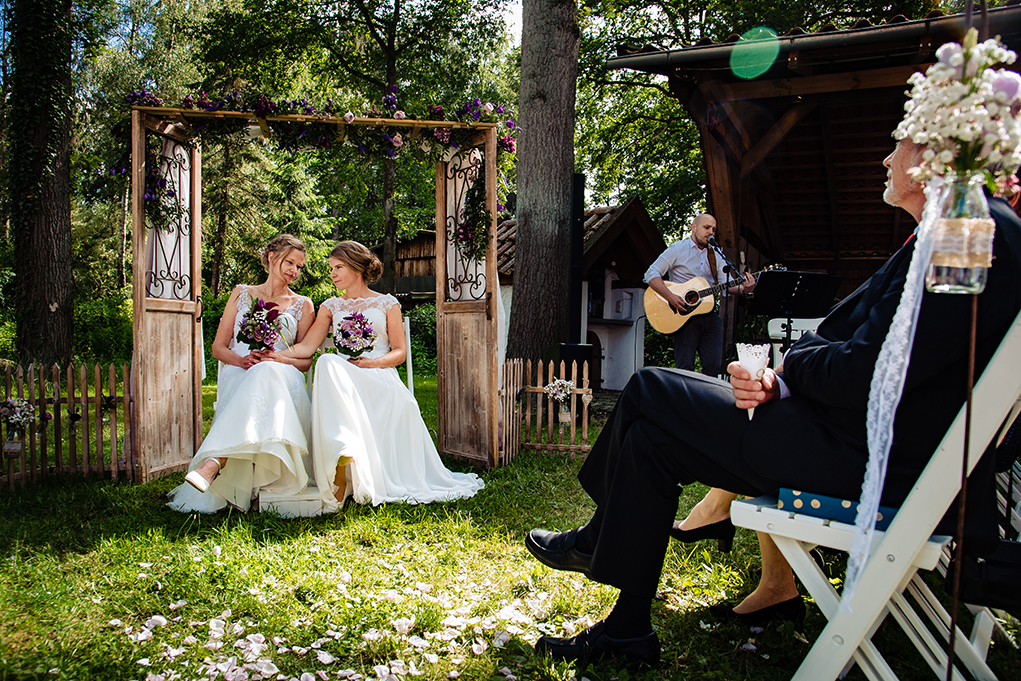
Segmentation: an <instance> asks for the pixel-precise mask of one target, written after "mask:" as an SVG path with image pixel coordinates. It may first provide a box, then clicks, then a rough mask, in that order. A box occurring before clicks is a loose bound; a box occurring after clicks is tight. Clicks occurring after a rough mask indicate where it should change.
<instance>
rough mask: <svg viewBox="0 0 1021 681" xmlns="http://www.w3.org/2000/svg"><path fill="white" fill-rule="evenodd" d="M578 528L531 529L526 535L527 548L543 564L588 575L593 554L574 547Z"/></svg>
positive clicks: (555, 568)
mask: <svg viewBox="0 0 1021 681" xmlns="http://www.w3.org/2000/svg"><path fill="white" fill-rule="evenodd" d="M577 534H578V530H569V531H567V532H550V531H549V530H531V531H529V533H528V534H526V535H525V548H526V549H528V551H529V553H531V554H532V555H533V556H535V557H536V558H538V559H539V562H540V563H542V564H543V565H548V566H549V567H551V568H553V569H554V570H571V571H573V572H580V573H582V574H583V575H585V576H586V577H588V574H589V569H590V566H591V563H592V556H591V555H589V554H587V553H582V552H581V551H579V550H578V549H576V548H574V539H575V535H577Z"/></svg>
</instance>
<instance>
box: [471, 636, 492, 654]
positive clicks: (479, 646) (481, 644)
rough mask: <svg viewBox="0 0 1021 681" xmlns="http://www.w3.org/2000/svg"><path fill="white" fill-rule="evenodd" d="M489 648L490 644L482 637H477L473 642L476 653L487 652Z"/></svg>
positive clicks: (473, 649) (473, 650)
mask: <svg viewBox="0 0 1021 681" xmlns="http://www.w3.org/2000/svg"><path fill="white" fill-rule="evenodd" d="M487 648H489V646H488V645H487V644H486V642H485V641H483V640H482V639H481V638H477V639H475V642H474V643H472V652H473V653H475V654H476V655H481V654H482V653H484V652H486V649H487Z"/></svg>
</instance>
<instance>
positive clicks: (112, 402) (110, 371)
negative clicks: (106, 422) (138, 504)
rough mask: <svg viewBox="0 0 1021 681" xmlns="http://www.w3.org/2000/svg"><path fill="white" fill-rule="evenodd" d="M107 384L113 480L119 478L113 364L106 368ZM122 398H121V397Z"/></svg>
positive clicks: (115, 380)
mask: <svg viewBox="0 0 1021 681" xmlns="http://www.w3.org/2000/svg"><path fill="white" fill-rule="evenodd" d="M107 386H108V394H109V395H110V411H109V412H108V413H109V414H110V475H111V477H113V480H114V482H117V481H118V480H120V477H121V475H120V470H121V467H120V456H119V455H118V452H117V401H116V399H115V396H116V395H117V371H116V369H114V366H113V364H111V365H110V367H109V369H107ZM122 399H123V398H122Z"/></svg>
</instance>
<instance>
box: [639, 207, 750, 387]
mask: <svg viewBox="0 0 1021 681" xmlns="http://www.w3.org/2000/svg"><path fill="white" fill-rule="evenodd" d="M715 234H716V218H714V217H713V216H712V215H709V214H708V213H702V214H701V215H699V216H698V217H696V218H695V220H694V221H693V222H692V223H691V238H690V239H683V240H681V241H678V242H676V243H673V244H670V246H668V247H667V249H666V250H665V251H663V253H662V254H661V255H660V256H659V257H658V258H656V261H655V262H654V263H652V266H651V267H649V269H648V271H647V272H646V273H645V281H646V283H647V284H648V285H649V287H650V288H651V289H653V290H654V291H655V292H656V293H658V294H659V295H660V296H662V297H663V299H664V300H666V301H667V302H668V303H670V305H671V306H672V307H674V308H675V309H677V310H678V311H679V312H680V313H681V314H689V313H691V312H692V311H693V310H694V309H695V308H696V307H697V305H696V306H689V305H686V304H685V303H684V301H683V300H682V299H681V297H680V296H678V295H677V294H676V293H673V292H672V291H670V289H668V288H667V285H666V283H665V281H664V278H666V279H669V280H670V281H671V282H677V283H683V282H685V281H688V280H689V279H692V278H693V277H703V278H704V279H705V280H706V281H707V282H709V283H710V284H714V285H715V284H717V283H719V281H721V280H723V279H725V276H721V275H722V273H719V274H718V273H717V268H716V253H715V252H714V251H713V249H711V248H709V237H711V236H714V235H715ZM735 274H736V273H735ZM754 288H755V278H754V277H752V276H751V275H750V274H748V273H747V272H745V273H744V281H743V282H742V283H741V284H740V285H739V286H733V287H731V288H729V289H727V293H730V294H735V295H736V294H738V293H744V294H746V295H747V294H748V293H751V292H752V290H753V289H754ZM673 339H674V365H675V366H676V367H677V368H678V369H688V370H693V369H694V368H695V353H696V352H697V353H698V356H699V357H700V358H701V359H702V373H703V374H706V375H707V376H719V374H720V371H721V370H722V368H723V324H722V322H721V321H720V317H719V315H718V314H717V313H716V311H715V310H713V311H711V312H708V313H706V314H700V315H691V318H690V319H688V320H687V321H686V322H685V324H684V325H683V326H681V328H680V329H679V330H678V331H677V333H675V334H673Z"/></svg>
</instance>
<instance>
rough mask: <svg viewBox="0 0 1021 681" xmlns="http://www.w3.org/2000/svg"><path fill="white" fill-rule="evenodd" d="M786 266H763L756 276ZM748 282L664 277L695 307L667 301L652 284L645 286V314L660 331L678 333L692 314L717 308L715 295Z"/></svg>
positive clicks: (672, 287) (653, 326)
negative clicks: (681, 307) (680, 306)
mask: <svg viewBox="0 0 1021 681" xmlns="http://www.w3.org/2000/svg"><path fill="white" fill-rule="evenodd" d="M786 269H787V268H786V267H783V266H781V265H774V266H772V267H767V268H766V269H764V270H760V271H758V272H756V273H755V274H753V275H752V276H753V277H754V278H755V280H756V281H758V279H759V275H760V274H762V273H763V272H769V271H771V270H772V271H778V272H783V271H786ZM743 282H744V277H741V278H740V279H731V280H730V281H725V282H723V283H722V284H717V285H715V286H710V285H709V282H707V281H706V280H705V278H703V277H692V278H691V279H689V280H688V281H685V282H682V283H677V282H673V281H664V282H663V283H664V284H666V287H667V288H668V289H670V291H671V292H673V293H676V294H677V295H678V296H680V297H681V299H683V300H684V302H685V303H686V304H687V305H688V306H689V307H692V308H694V309H692V310H691V311H689V312H682V311H681V310H678V309H677V308H675V307H673V306H672V305H670V303H668V302H667V301H666V299H665V298H663V296H661V295H659V294H658V293H656V292H655V291H654V290H653V289H652V287H651V286H650V287H649V288H647V289H645V316H646V318H647V319H648V320H649V323H650V324H652V328H654V329H656V330H657V331H659V332H660V333H674V332H676V331H677V330H678V329H680V328H681V327H682V326H684V325H685V324H687V323H688V320H689V319H691V318H692V317H694V316H696V315H700V314H705V313H706V312H712V310H713V308H714V307H716V299H715V298H714V296H715V295H716V294H717V293H723V292H724V291H726V290H727V289H728V288H730V287H732V286H737V285H739V284H741V283H743Z"/></svg>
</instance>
